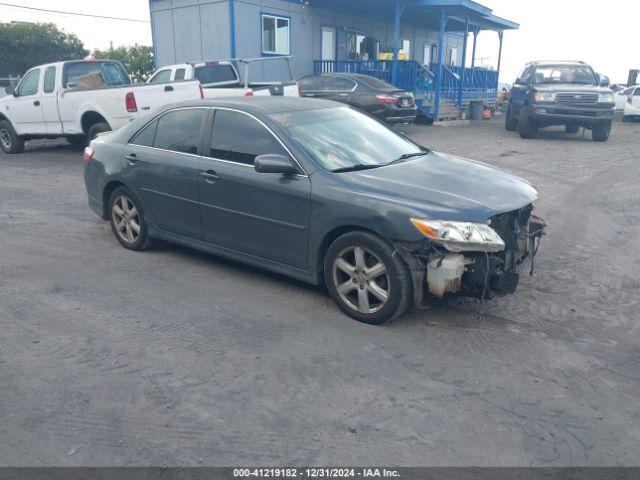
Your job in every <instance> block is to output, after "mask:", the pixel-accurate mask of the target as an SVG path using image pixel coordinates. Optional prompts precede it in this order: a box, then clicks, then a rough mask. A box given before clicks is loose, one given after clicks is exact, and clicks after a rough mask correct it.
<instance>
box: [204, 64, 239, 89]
mask: <svg viewBox="0 0 640 480" xmlns="http://www.w3.org/2000/svg"><path fill="white" fill-rule="evenodd" d="M195 75H196V78H197V79H198V80H199V81H200V83H201V84H202V85H207V84H209V83H220V82H237V81H238V77H236V72H235V71H234V70H233V67H232V66H231V65H228V64H226V65H225V64H222V65H206V66H204V67H196V72H195Z"/></svg>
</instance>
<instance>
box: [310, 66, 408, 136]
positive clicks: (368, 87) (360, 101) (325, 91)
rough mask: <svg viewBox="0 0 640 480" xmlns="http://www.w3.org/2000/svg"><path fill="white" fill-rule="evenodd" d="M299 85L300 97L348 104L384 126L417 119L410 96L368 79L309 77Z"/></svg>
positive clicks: (352, 76) (345, 76)
mask: <svg viewBox="0 0 640 480" xmlns="http://www.w3.org/2000/svg"><path fill="white" fill-rule="evenodd" d="M298 85H299V87H300V96H302V97H312V98H323V99H327V100H335V101H338V102H342V103H347V104H349V105H352V106H354V107H356V108H359V109H360V110H362V111H364V112H367V113H368V114H370V115H373V116H375V117H377V118H379V119H381V120H384V121H385V122H387V123H391V124H393V123H411V122H413V121H415V119H416V115H417V110H416V102H415V99H414V97H413V93H411V92H407V91H405V90H399V89H397V88H396V87H394V86H393V85H390V84H388V83H387V82H384V81H382V80H379V79H377V78H374V77H370V76H368V75H357V74H346V73H345V74H329V75H310V76H308V77H304V78H303V79H301V80H300V81H299V82H298Z"/></svg>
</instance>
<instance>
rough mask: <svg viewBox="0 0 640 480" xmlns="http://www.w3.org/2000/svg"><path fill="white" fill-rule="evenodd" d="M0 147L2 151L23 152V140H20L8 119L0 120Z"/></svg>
mask: <svg viewBox="0 0 640 480" xmlns="http://www.w3.org/2000/svg"><path fill="white" fill-rule="evenodd" d="M0 148H2V151H3V152H4V153H10V154H13V153H22V152H24V140H22V139H21V138H20V137H19V136H18V134H17V133H16V131H15V130H14V128H13V125H11V124H10V123H9V122H8V121H6V120H3V121H1V122H0Z"/></svg>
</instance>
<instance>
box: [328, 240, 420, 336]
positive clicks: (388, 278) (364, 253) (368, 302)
mask: <svg viewBox="0 0 640 480" xmlns="http://www.w3.org/2000/svg"><path fill="white" fill-rule="evenodd" d="M324 275H325V283H326V285H327V289H328V290H329V293H330V294H331V296H332V297H333V299H334V300H335V302H336V304H337V305H338V306H339V307H340V309H341V310H342V311H343V312H345V313H346V314H347V315H349V316H350V317H352V318H354V319H356V320H358V321H360V322H364V323H369V324H374V325H377V324H381V323H383V322H386V321H388V320H392V319H393V318H396V317H398V316H399V315H401V314H402V313H404V312H405V311H406V310H407V308H408V307H409V304H410V301H411V285H410V279H409V271H408V269H407V267H406V266H405V265H404V263H403V262H402V260H401V259H400V258H399V257H398V256H397V255H394V253H393V248H392V247H391V246H390V245H389V244H388V243H387V242H385V241H384V240H382V239H381V238H379V237H376V236H374V235H372V234H369V233H365V232H351V233H347V234H345V235H343V236H341V237H339V238H338V239H337V240H336V241H335V242H334V243H333V244H332V245H331V246H330V247H329V250H328V251H327V255H326V257H325V263H324Z"/></svg>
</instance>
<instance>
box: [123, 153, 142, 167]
mask: <svg viewBox="0 0 640 480" xmlns="http://www.w3.org/2000/svg"><path fill="white" fill-rule="evenodd" d="M124 158H126V159H127V161H128V162H129V165H135V164H136V162H137V161H138V160H140V159H139V158H138V156H137V155H136V154H135V153H132V154H130V155H127V156H126V157H124Z"/></svg>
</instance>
